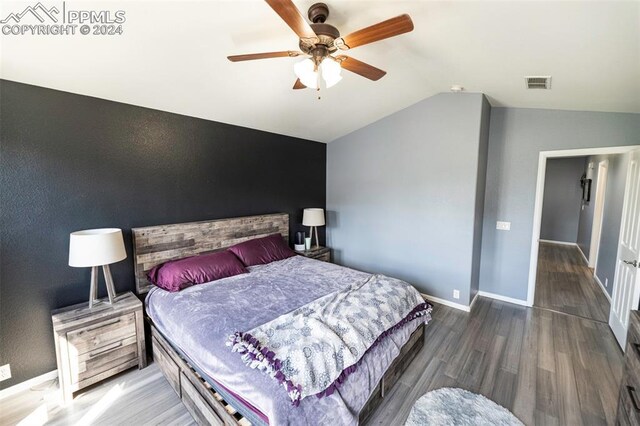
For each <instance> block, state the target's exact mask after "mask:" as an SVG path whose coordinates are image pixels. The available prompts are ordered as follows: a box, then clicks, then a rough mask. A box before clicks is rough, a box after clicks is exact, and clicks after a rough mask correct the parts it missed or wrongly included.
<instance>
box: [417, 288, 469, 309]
mask: <svg viewBox="0 0 640 426" xmlns="http://www.w3.org/2000/svg"><path fill="white" fill-rule="evenodd" d="M421 294H422V297H424V298H425V299H427V300H428V301H430V302H436V303H438V304H440V305H444V306H448V307H450V308H455V309H460V310H461V311H465V312H470V311H471V306H467V305H463V304H461V303H455V302H451V301H449V300H447V299H440V298H439V297H434V296H429V295H428V294H424V293H421ZM474 300H475V299H474Z"/></svg>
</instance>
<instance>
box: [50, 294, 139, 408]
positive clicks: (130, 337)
mask: <svg viewBox="0 0 640 426" xmlns="http://www.w3.org/2000/svg"><path fill="white" fill-rule="evenodd" d="M105 300H107V299H101V300H100V301H99V302H97V303H94V305H93V308H89V303H88V302H85V303H80V304H78V305H73V306H69V307H66V308H62V309H57V310H55V311H52V312H51V321H52V322H53V337H54V340H55V344H56V356H57V360H58V378H59V382H60V388H61V390H62V396H63V401H64V403H65V404H66V403H68V402H70V401H71V400H72V399H73V393H74V392H76V391H78V390H80V389H82V388H85V387H87V386H90V385H93V384H94V383H97V382H99V381H101V380H103V379H106V378H107V377H110V376H113V375H114V374H117V373H119V372H121V371H124V370H126V369H128V368H131V367H135V366H138V368H144V367H146V365H147V354H146V349H145V342H144V323H143V311H142V302H141V301H140V300H139V299H138V298H137V297H136V296H135V295H134V294H133V293H131V292H128V293H123V294H121V295H119V296H116V298H115V300H114V302H113V305H110V304H108V303H105Z"/></svg>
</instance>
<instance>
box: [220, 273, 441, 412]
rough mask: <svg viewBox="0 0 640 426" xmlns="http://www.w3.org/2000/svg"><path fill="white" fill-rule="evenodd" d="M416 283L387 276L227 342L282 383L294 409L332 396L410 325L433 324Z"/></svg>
mask: <svg viewBox="0 0 640 426" xmlns="http://www.w3.org/2000/svg"><path fill="white" fill-rule="evenodd" d="M430 313H431V305H429V304H428V303H426V302H425V301H424V300H423V299H422V296H421V295H420V293H418V291H417V290H416V289H415V288H413V287H412V286H411V285H410V284H408V283H406V282H404V281H401V280H398V279H395V278H389V277H386V276H384V275H373V276H371V277H370V278H368V279H366V280H364V281H362V282H359V283H356V284H353V285H351V286H349V287H347V288H345V289H343V290H340V291H337V292H334V293H331V294H328V295H326V296H324V297H321V298H319V299H317V300H314V301H313V302H311V303H309V304H307V305H305V306H302V307H301V308H298V309H296V310H294V311H292V312H289V313H287V314H284V315H282V316H280V317H278V318H276V319H274V320H272V321H270V322H268V323H266V324H263V325H261V326H258V327H256V328H254V329H252V330H249V331H246V332H236V333H235V334H233V335H232V336H230V337H229V341H228V342H227V345H228V346H231V350H232V351H234V352H238V353H240V354H242V359H243V361H244V362H245V364H247V365H248V366H249V367H251V368H256V369H259V370H261V371H263V372H265V373H267V374H269V375H270V376H271V377H273V378H275V379H276V380H278V382H279V383H281V384H282V385H283V386H284V387H285V388H286V390H287V392H288V394H289V397H290V398H291V400H292V401H293V403H294V405H297V404H298V403H299V402H300V400H301V399H302V398H304V397H306V396H309V395H317V396H318V397H322V396H325V395H331V394H332V393H333V391H334V390H335V389H336V387H337V386H339V385H340V384H341V383H342V382H343V381H344V379H345V378H346V377H347V376H348V375H349V374H350V373H352V372H353V371H355V369H356V367H357V364H358V362H359V361H360V360H361V359H362V357H363V355H364V354H365V352H367V351H368V350H369V349H370V348H371V347H373V346H374V345H375V344H377V343H378V342H379V341H380V340H381V339H383V338H385V337H386V336H387V335H389V334H390V333H392V332H393V331H394V330H396V329H397V328H399V327H402V326H403V325H404V324H406V323H407V322H409V321H412V320H414V319H416V318H418V317H424V321H425V322H428V321H429V320H430V319H431V315H430Z"/></svg>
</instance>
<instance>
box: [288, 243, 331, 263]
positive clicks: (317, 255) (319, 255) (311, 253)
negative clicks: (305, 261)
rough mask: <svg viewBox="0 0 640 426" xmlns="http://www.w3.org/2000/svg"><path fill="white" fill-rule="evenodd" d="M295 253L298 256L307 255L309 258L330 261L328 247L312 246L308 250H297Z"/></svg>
mask: <svg viewBox="0 0 640 426" xmlns="http://www.w3.org/2000/svg"><path fill="white" fill-rule="evenodd" d="M296 253H298V254H299V255H300V256H305V257H309V258H311V259H317V260H322V261H323V262H331V249H330V248H329V247H317V248H316V247H312V248H310V249H309V250H305V251H297V252H296Z"/></svg>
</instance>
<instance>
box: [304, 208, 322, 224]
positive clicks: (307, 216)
mask: <svg viewBox="0 0 640 426" xmlns="http://www.w3.org/2000/svg"><path fill="white" fill-rule="evenodd" d="M302 225H304V226H324V209H304V211H303V213H302Z"/></svg>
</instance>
